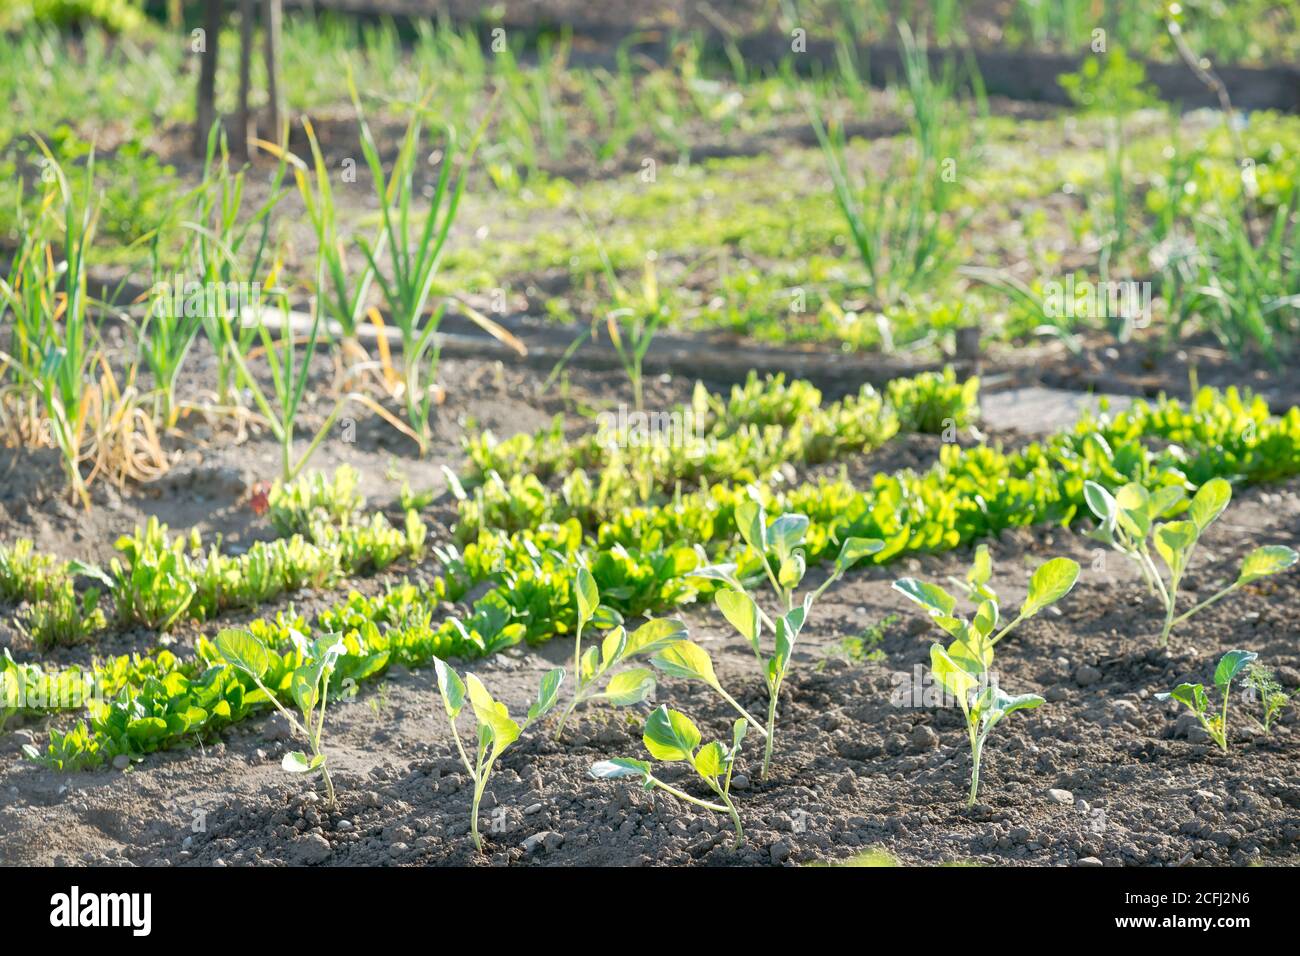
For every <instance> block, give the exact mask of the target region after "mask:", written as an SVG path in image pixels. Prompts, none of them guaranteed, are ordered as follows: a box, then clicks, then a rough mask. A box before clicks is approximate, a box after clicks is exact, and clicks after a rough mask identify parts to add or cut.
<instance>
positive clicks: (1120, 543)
mask: <svg viewBox="0 0 1300 956" xmlns="http://www.w3.org/2000/svg"><path fill="white" fill-rule="evenodd" d="M1083 493H1084V498H1085V499H1086V500H1087V502H1088V508H1089V509H1090V510H1091V511H1092V513H1093V514H1094V515H1096V516H1097V519H1098V521H1099V522H1100V524H1099V525H1098V527H1097V528H1096V529H1095V530H1094V531H1093V532H1092V536H1093V537H1094V538H1096V539H1097V540H1099V541H1104V542H1105V543H1106V544H1109V545H1110V546H1111V547H1112V548H1114V549H1115V550H1116V551H1118V552H1120V554H1123V555H1125V556H1127V557H1128V558H1129V559H1130V560H1132V561H1133V562H1134V563H1135V564H1136V565H1137V566H1138V568H1139V570H1141V572H1142V577H1143V578H1144V579H1145V580H1146V583H1147V587H1148V588H1150V589H1151V593H1152V594H1154V595H1155V596H1156V597H1157V598H1159V600H1160V603H1161V604H1162V605H1164V609H1165V623H1164V628H1163V630H1161V632H1160V645H1161V646H1162V647H1164V646H1167V645H1168V644H1169V634H1170V632H1171V631H1172V630H1173V629H1174V628H1175V627H1176V626H1177V625H1179V624H1181V623H1182V622H1183V621H1185V620H1187V619H1188V618H1189V617H1191V616H1192V615H1193V614H1195V613H1196V612H1197V611H1201V610H1203V609H1205V608H1207V607H1209V606H1210V605H1211V604H1213V603H1214V602H1215V601H1218V600H1221V599H1222V598H1225V597H1227V596H1228V595H1229V594H1231V593H1232V592H1233V591H1236V590H1237V589H1238V588H1241V587H1244V586H1245V585H1247V584H1250V583H1252V582H1254V581H1257V580H1259V579H1260V578H1263V577H1267V576H1269V575H1270V574H1277V573H1279V572H1280V571H1285V570H1286V569H1287V568H1290V567H1292V566H1293V565H1294V564H1295V563H1296V558H1297V555H1296V552H1295V551H1293V550H1292V549H1291V548H1288V547H1285V546H1284V545H1266V546H1264V547H1260V548H1256V549H1255V550H1254V551H1252V552H1250V554H1248V555H1246V557H1245V559H1244V560H1243V561H1242V562H1241V570H1240V572H1239V573H1238V574H1237V579H1236V580H1235V581H1233V582H1232V583H1231V584H1229V585H1228V586H1227V587H1225V588H1223V589H1222V590H1220V591H1218V592H1216V593H1215V594H1213V595H1211V596H1210V597H1208V598H1206V599H1205V600H1204V601H1201V602H1200V603H1199V604H1197V605H1195V606H1194V607H1192V608H1190V609H1189V610H1187V611H1184V612H1183V613H1182V614H1178V615H1177V616H1175V614H1176V606H1177V602H1178V587H1179V585H1180V584H1181V583H1182V579H1183V575H1184V574H1185V573H1186V571H1187V565H1188V562H1189V561H1190V560H1191V557H1192V552H1193V551H1194V550H1195V549H1196V544H1197V542H1198V541H1199V540H1200V537H1201V534H1202V533H1203V532H1204V531H1205V529H1206V528H1208V527H1209V526H1210V524H1211V523H1212V522H1213V521H1214V520H1215V519H1216V518H1218V517H1219V515H1221V514H1223V509H1225V508H1226V507H1228V502H1230V501H1231V500H1232V486H1231V485H1229V484H1228V483H1227V482H1226V481H1224V480H1223V479H1222V478H1211V479H1210V480H1209V481H1207V482H1206V483H1205V484H1203V485H1202V486H1201V488H1200V490H1199V491H1197V492H1196V495H1195V496H1194V497H1193V498H1192V500H1191V504H1188V503H1187V497H1186V495H1184V494H1183V492H1182V489H1180V488H1177V487H1173V486H1166V487H1164V488H1160V489H1159V490H1157V491H1154V492H1152V491H1148V490H1147V489H1146V488H1144V487H1143V486H1142V485H1140V484H1138V483H1137V482H1131V483H1130V484H1127V485H1124V487H1122V488H1120V489H1119V490H1118V491H1117V492H1115V494H1114V495H1111V493H1110V492H1108V491H1107V490H1106V489H1105V488H1103V487H1102V486H1101V485H1099V484H1097V483H1096V482H1095V481H1087V482H1084V486H1083ZM1184 506H1186V508H1187V514H1186V516H1185V517H1184V518H1181V519H1179V520H1176V521H1163V522H1161V521H1159V519H1161V518H1165V517H1169V516H1171V515H1174V514H1177V513H1179V512H1180V511H1182V509H1183V507H1184ZM1148 539H1150V542H1151V543H1150V544H1148ZM1153 548H1154V550H1155V552H1156V554H1158V555H1159V556H1160V559H1161V560H1162V561H1163V562H1164V564H1165V567H1166V568H1168V572H1169V573H1168V580H1167V581H1166V580H1165V577H1164V576H1162V575H1161V573H1160V571H1159V570H1158V569H1157V567H1156V563H1155V561H1154V560H1153V559H1152V557H1151V551H1152V549H1153Z"/></svg>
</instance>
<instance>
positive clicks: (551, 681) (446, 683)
mask: <svg viewBox="0 0 1300 956" xmlns="http://www.w3.org/2000/svg"><path fill="white" fill-rule="evenodd" d="M433 668H434V671H435V672H436V673H437V677H438V692H439V693H440V694H441V695H442V706H443V707H444V708H445V709H446V711H447V720H448V722H449V723H450V724H451V735H452V737H453V738H454V739H455V741H456V751H457V753H459V754H460V759H461V763H463V764H464V765H465V770H466V772H468V773H469V775H470V777H471V778H472V779H473V780H474V796H473V798H472V800H471V802H470V811H469V812H470V816H469V830H470V835H471V836H472V837H473V839H474V848H475V849H476V850H479V851H480V852H481V851H482V849H483V841H482V840H481V839H480V838H479V834H478V806H479V803H480V801H482V799H483V791H484V789H485V788H486V787H487V782H488V777H490V776H491V775H492V767H493V765H494V764H495V763H496V762H497V758H498V757H500V756H501V754H502V753H503V752H504V751H505V749H506V748H507V747H509V746H510V745H511V744H512V743H514V742H515V741H516V740H518V739H519V735H520V734H522V733H523V732H524V731H525V730H527V729H528V726H529V724H531V723H532V722H533V721H535V720H537V719H538V718H540V717H542V716H543V715H544V714H546V713H547V712H548V711H550V709H551V708H552V707H554V706H555V702H556V701H558V700H559V699H560V685H561V684H562V683H564V668H563V667H556V668H553V669H552V670H550V671H547V673H546V674H545V675H544V676H543V677H542V683H541V687H540V688H539V689H538V691H537V700H536V701H535V702H534V703H533V705H532V706H531V707H529V708H528V717H527V718H526V719H525V720H524V722H523V724H522V725H521V724H517V723H515V722H514V720H512V719H511V717H510V713H509V711H507V710H506V705H505V704H503V703H501V702H500V701H498V700H495V699H493V697H492V695H491V694H490V693H488V689H487V688H486V687H484V686H483V682H482V681H480V680H479V679H478V678H477V677H475V676H474V675H473V674H466V675H465V679H464V680H461V679H460V675H459V674H457V673H456V672H455V671H454V670H452V668H451V667H450V666H449V665H448V664H447V663H446V662H445V661H443V660H441V659H440V658H437V657H435V658H434V659H433ZM467 698H468V700H469V705H470V709H471V710H473V711H474V718H475V720H476V721H477V722H478V730H477V733H476V740H477V744H476V746H475V748H474V760H472V761H471V760H470V759H469V754H468V753H467V752H466V751H465V745H464V744H462V743H461V740H460V731H458V730H457V729H456V718H457V717H458V716H460V712H461V710H463V709H464V707H465V701H466V699H467Z"/></svg>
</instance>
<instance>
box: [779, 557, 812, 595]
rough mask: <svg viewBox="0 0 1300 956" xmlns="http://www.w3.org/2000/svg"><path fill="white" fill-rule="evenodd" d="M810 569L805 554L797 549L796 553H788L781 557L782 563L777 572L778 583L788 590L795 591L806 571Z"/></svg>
mask: <svg viewBox="0 0 1300 956" xmlns="http://www.w3.org/2000/svg"><path fill="white" fill-rule="evenodd" d="M807 570H808V563H807V561H806V559H805V558H804V556H803V552H802V551H796V552H795V553H794V554H791V555H787V556H786V557H784V558H782V559H781V564H780V566H779V567H778V569H777V572H776V580H777V583H778V584H780V585H781V587H783V588H786V589H787V590H790V591H793V590H794V589H795V588H797V587H798V586H799V582H800V581H802V580H803V576H804V573H805V572H806V571H807Z"/></svg>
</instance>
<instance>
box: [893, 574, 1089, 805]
mask: <svg viewBox="0 0 1300 956" xmlns="http://www.w3.org/2000/svg"><path fill="white" fill-rule="evenodd" d="M992 570H993V568H992V563H991V562H990V561H989V559H988V551H987V550H986V549H982V550H981V551H980V552H978V553H977V555H976V561H975V565H974V567H972V569H971V573H970V574H969V575H967V583H968V588H969V590H970V592H971V597H972V599H978V605H977V607H976V611H975V616H974V617H973V618H972V619H971V620H970V621H967V620H966V619H965V618H962V617H958V616H957V615H956V613H955V611H956V608H957V600H956V599H955V598H954V597H953V596H952V595H951V594H949V593H948V592H947V591H945V590H944V589H943V588H942V587H940V586H939V585H937V584H930V583H928V582H925V581H918V580H917V579H915V578H901V579H899V580H897V581H895V582H894V589H895V590H897V591H898V592H899V593H901V594H903V595H904V596H905V597H907V598H908V599H909V600H911V601H914V602H915V603H917V604H919V605H920V606H921V607H923V608H925V609H926V611H928V612H929V614H930V616H931V617H932V618H933V619H934V620H935V622H936V623H937V624H938V625H939V626H940V627H941V628H943V629H944V630H945V631H947V632H948V633H949V634H950V635H952V637H953V641H952V643H951V644H949V645H948V647H947V648H944V647H943V646H942V645H941V644H938V643H936V644H933V645H931V647H930V672H931V673H932V674H933V675H934V679H935V680H936V681H938V682H939V684H940V686H942V687H943V688H944V689H945V690H946V691H948V692H949V693H950V694H952V695H953V696H954V697H956V698H957V703H958V705H959V706H960V707H961V710H962V714H964V715H965V717H966V731H967V734H968V736H969V738H970V748H971V778H970V795H969V798H968V799H967V801H966V805H967V806H974V805H975V798H976V795H977V794H978V793H979V785H980V764H981V761H982V759H983V755H984V744H985V741H987V740H988V736H989V734H990V733H991V732H992V730H993V728H994V727H995V726H997V724H998V722H999V721H1001V720H1002V718H1003V717H1005V716H1007V714H1011V713H1014V712H1015V711H1017V710H1029V709H1032V708H1035V707H1038V706H1040V705H1042V703H1043V698H1042V697H1039V696H1038V695H1037V694H1020V695H1017V696H1014V697H1013V696H1011V695H1009V694H1006V693H1004V692H1003V691H1002V689H1001V688H1000V687H998V686H997V683H996V680H995V678H994V676H993V672H992V668H993V648H994V646H995V645H996V644H997V643H998V641H1000V640H1002V639H1003V638H1004V637H1006V636H1007V635H1008V634H1009V633H1010V632H1011V631H1012V629H1013V628H1015V627H1016V625H1018V624H1019V623H1020V622H1022V621H1025V620H1028V619H1029V618H1031V617H1033V616H1034V615H1036V614H1037V613H1038V612H1039V611H1041V610H1043V609H1044V608H1046V607H1048V606H1049V605H1052V604H1055V603H1056V602H1057V601H1059V600H1060V599H1061V598H1063V597H1065V595H1067V594H1069V593H1070V589H1071V588H1073V587H1074V583H1075V581H1077V580H1078V578H1079V565H1078V563H1076V562H1074V561H1071V560H1070V559H1069V558H1052V559H1051V560H1050V561H1047V562H1046V563H1044V564H1043V565H1041V566H1040V567H1039V568H1038V570H1037V571H1035V572H1034V573H1033V576H1032V577H1031V578H1030V579H1029V593H1028V595H1027V596H1026V597H1025V601H1024V603H1023V604H1022V605H1021V606H1020V612H1019V613H1018V614H1017V615H1016V616H1015V618H1014V619H1013V620H1012V621H1011V622H1010V623H1008V624H1006V625H1004V626H1000V625H1001V614H1000V611H999V609H998V597H997V594H996V593H995V592H994V591H993V589H992V588H991V587H989V583H988V582H989V578H990V577H991V576H992Z"/></svg>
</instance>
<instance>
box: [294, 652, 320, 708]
mask: <svg viewBox="0 0 1300 956" xmlns="http://www.w3.org/2000/svg"><path fill="white" fill-rule="evenodd" d="M320 678H321V669H320V667H319V666H317V665H316V664H315V663H311V664H303V665H302V666H301V667H296V668H294V671H293V676H292V678H290V681H289V693H290V694H292V695H293V699H294V702H295V703H296V704H297V705H298V709H299V710H301V711H302V712H303V714H310V713H311V712H312V711H313V710H315V709H316V705H317V704H318V703H320Z"/></svg>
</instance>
